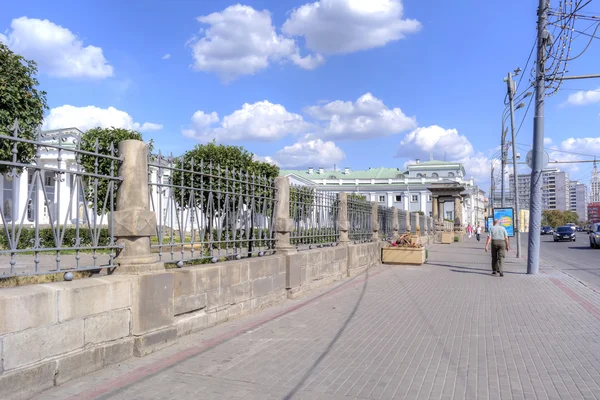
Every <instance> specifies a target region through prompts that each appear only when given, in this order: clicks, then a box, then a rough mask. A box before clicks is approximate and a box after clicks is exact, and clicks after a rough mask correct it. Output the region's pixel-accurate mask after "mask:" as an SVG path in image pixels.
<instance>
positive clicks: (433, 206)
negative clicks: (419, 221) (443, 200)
mask: <svg viewBox="0 0 600 400" xmlns="http://www.w3.org/2000/svg"><path fill="white" fill-rule="evenodd" d="M431 215H433V219H434V220H436V221H437V220H438V219H439V209H438V198H437V196H433V198H432V199H431Z"/></svg>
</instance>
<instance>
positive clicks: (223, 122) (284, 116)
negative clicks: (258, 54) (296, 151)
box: [183, 100, 310, 142]
mask: <svg viewBox="0 0 600 400" xmlns="http://www.w3.org/2000/svg"><path fill="white" fill-rule="evenodd" d="M309 127H310V125H309V124H308V123H307V122H306V121H304V119H303V118H302V116H301V115H298V114H294V113H291V112H288V111H287V110H286V109H285V107H283V106H282V105H281V104H273V103H271V102H269V101H267V100H264V101H259V102H256V103H254V104H248V103H246V104H244V105H243V106H242V108H241V109H240V110H236V111H234V112H233V113H231V114H230V115H227V116H226V117H224V118H223V119H220V118H219V115H218V114H217V113H216V112H212V113H209V114H207V113H205V112H204V111H196V112H195V113H194V115H193V116H192V126H191V128H189V129H185V130H183V134H184V135H185V136H187V137H191V138H195V139H198V140H201V141H210V140H212V139H216V140H217V141H218V142H234V141H240V140H260V141H273V140H279V139H282V138H283V137H285V136H287V135H290V134H298V133H303V132H305V131H306V130H307V129H309Z"/></svg>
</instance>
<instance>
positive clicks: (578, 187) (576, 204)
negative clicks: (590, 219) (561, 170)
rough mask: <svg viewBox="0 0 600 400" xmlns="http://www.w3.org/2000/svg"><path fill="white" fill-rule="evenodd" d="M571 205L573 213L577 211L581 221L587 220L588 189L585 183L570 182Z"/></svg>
mask: <svg viewBox="0 0 600 400" xmlns="http://www.w3.org/2000/svg"><path fill="white" fill-rule="evenodd" d="M569 187H570V204H569V206H570V207H569V208H570V210H571V211H575V212H576V213H577V215H578V216H579V220H580V221H586V220H587V204H588V188H587V185H586V184H585V183H580V182H577V181H571V182H570V186H569Z"/></svg>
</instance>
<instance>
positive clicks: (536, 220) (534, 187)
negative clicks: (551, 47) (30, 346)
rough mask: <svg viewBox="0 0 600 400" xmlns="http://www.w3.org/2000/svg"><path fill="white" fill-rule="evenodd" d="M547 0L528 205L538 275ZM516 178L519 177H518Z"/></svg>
mask: <svg viewBox="0 0 600 400" xmlns="http://www.w3.org/2000/svg"><path fill="white" fill-rule="evenodd" d="M547 23H548V0H539V5H538V24H537V67H536V74H535V115H534V118H533V154H532V155H533V157H532V165H533V168H531V191H530V199H531V200H530V206H529V235H528V236H529V243H528V251H527V273H528V274H537V273H538V271H539V267H540V234H539V232H540V229H541V225H542V169H543V164H542V163H543V159H544V157H543V154H544V97H545V95H546V93H545V91H546V88H545V85H546V81H545V78H546V65H545V63H546V60H545V51H544V50H545V46H546V41H547V40H548V38H549V36H550V34H549V33H548V31H547V30H546V25H547ZM515 180H516V176H515Z"/></svg>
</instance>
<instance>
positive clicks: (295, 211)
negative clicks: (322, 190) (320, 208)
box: [290, 186, 315, 222]
mask: <svg viewBox="0 0 600 400" xmlns="http://www.w3.org/2000/svg"><path fill="white" fill-rule="evenodd" d="M314 201H315V189H314V188H313V187H310V186H292V187H290V218H292V221H294V222H300V221H302V220H303V219H305V218H307V217H308V216H310V215H311V212H312V210H313V209H314V207H315V204H314Z"/></svg>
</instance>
